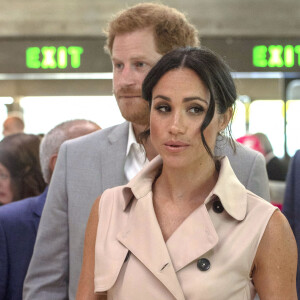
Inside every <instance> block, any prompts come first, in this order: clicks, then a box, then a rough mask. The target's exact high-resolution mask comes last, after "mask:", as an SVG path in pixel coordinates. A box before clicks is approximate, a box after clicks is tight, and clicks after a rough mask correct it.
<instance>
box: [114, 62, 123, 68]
mask: <svg viewBox="0 0 300 300" xmlns="http://www.w3.org/2000/svg"><path fill="white" fill-rule="evenodd" d="M122 67H123V64H121V63H115V64H114V68H115V69H122Z"/></svg>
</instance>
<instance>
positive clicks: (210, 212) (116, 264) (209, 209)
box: [95, 156, 276, 300]
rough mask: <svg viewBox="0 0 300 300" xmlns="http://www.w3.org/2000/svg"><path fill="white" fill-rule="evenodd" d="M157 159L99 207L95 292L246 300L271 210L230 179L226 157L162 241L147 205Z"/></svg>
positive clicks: (136, 297)
mask: <svg viewBox="0 0 300 300" xmlns="http://www.w3.org/2000/svg"><path fill="white" fill-rule="evenodd" d="M161 164H162V160H161V158H160V157H159V156H158V157H156V158H155V159H154V160H152V161H151V162H150V163H149V164H148V166H147V167H146V168H144V169H143V170H142V171H141V172H140V173H138V174H137V175H136V177H135V178H133V179H132V180H131V181H130V182H129V183H128V184H127V185H125V186H120V187H115V188H112V189H109V190H106V191H105V192H104V193H103V195H102V196H101V201H100V205H99V223H98V229H97V239H96V249H95V292H97V293H99V294H107V299H108V300H174V299H177V300H183V299H187V300H201V299H203V300H229V299H230V300H246V299H247V300H248V299H254V297H255V294H256V291H255V287H254V285H253V282H252V280H251V268H252V263H253V260H254V257H255V254H256V251H257V248H258V245H259V243H260V240H261V238H262V236H263V233H264V231H265V228H266V226H267V224H268V221H269V219H270V217H271V216H272V214H273V212H274V211H275V210H276V207H274V206H273V205H272V204H270V203H268V202H267V201H265V200H263V199H261V198H259V197H258V196H256V195H255V194H253V193H251V192H250V191H248V190H246V188H245V187H244V186H243V185H242V184H241V183H240V182H239V181H238V179H237V178H236V176H235V174H234V172H233V170H232V168H231V166H230V163H229V160H228V159H227V157H224V158H222V160H221V170H220V173H219V178H218V181H217V183H216V185H215V187H214V188H213V190H212V191H211V193H210V194H209V196H208V197H207V198H206V200H205V202H204V204H203V205H201V206H200V207H198V208H197V209H196V210H195V211H194V212H193V213H192V214H191V215H189V216H188V217H187V219H185V221H184V222H183V223H182V224H181V225H180V226H179V227H178V228H177V230H176V231H175V232H174V233H173V234H172V236H171V237H170V238H169V239H168V240H167V242H165V241H164V239H163V236H162V233H161V230H160V227H159V224H158V221H157V218H156V215H155V211H154V208H153V202H152V184H153V181H154V179H155V177H156V176H157V173H158V171H159V169H160V167H161Z"/></svg>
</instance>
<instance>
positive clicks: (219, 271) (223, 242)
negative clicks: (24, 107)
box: [77, 48, 297, 300]
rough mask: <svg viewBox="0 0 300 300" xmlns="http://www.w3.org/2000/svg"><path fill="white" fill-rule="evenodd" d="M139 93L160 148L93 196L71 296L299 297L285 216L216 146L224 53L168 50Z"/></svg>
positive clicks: (231, 98) (223, 108) (224, 95)
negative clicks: (132, 173)
mask: <svg viewBox="0 0 300 300" xmlns="http://www.w3.org/2000/svg"><path fill="white" fill-rule="evenodd" d="M143 97H144V99H146V100H147V101H148V102H149V105H150V141H151V143H152V144H153V146H154V147H155V149H156V150H157V152H158V153H159V156H158V157H156V158H155V159H153V160H152V161H151V162H150V163H149V164H148V166H147V167H146V168H145V169H143V170H142V171H141V172H140V173H139V174H138V175H137V176H136V177H135V178H134V179H133V180H131V181H130V182H129V183H128V184H127V185H126V186H123V187H116V188H113V189H110V190H107V191H105V192H104V193H103V195H102V196H101V200H100V199H98V200H97V201H96V202H95V204H94V206H93V209H92V212H91V215H90V218H89V222H88V225H87V230H86V239H85V249H84V258H83V266H82V272H81V277H80V282H79V289H78V294H77V299H130V300H134V299H149V300H150V299H164V300H168V299H189V300H196V299H197V300H198V299H205V300H210V299H212V300H216V299H218V300H222V299H224V300H225V299H226V300H227V299H230V300H235V299H236V300H241V299H254V297H255V294H256V291H257V292H258V294H259V296H260V298H261V300H264V299H297V296H296V289H295V279H296V263H297V255H296V245H295V240H294V237H293V234H292V232H291V229H290V227H289V225H288V223H287V221H286V219H285V218H284V217H283V215H282V214H281V213H280V212H279V210H278V209H276V207H274V206H272V205H271V204H269V203H267V202H266V201H265V200H263V199H261V198H259V197H258V196H256V195H254V194H253V193H251V192H249V191H247V190H246V189H245V187H244V186H243V185H242V184H241V183H240V182H239V181H238V179H237V178H236V176H235V174H234V172H233V170H232V168H231V166H230V164H229V161H228V159H227V158H226V157H215V156H214V154H213V152H214V147H215V143H216V139H217V138H220V134H221V133H222V132H224V130H225V129H226V128H227V125H228V123H229V121H230V120H231V117H232V107H233V105H234V102H235V99H236V91H235V87H234V83H233V80H232V78H231V75H230V71H229V69H228V67H227V66H226V65H225V63H224V62H223V61H222V60H221V59H220V58H218V57H217V56H216V55H215V54H213V53H212V52H210V51H209V50H205V49H202V48H201V49H200V48H189V49H178V50H174V51H172V52H170V53H169V54H167V55H165V56H164V57H163V58H162V59H161V60H160V61H159V62H158V63H157V65H156V66H154V68H153V69H152V70H151V71H150V72H149V74H148V75H147V77H146V79H145V81H144V84H143ZM97 226H98V227H97ZM94 274H95V275H94ZM93 279H94V282H93ZM94 290H95V292H96V293H97V295H94Z"/></svg>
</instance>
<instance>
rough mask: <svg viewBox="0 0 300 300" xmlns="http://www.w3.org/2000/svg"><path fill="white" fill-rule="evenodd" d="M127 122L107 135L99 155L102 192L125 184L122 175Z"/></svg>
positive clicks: (125, 180)
mask: <svg viewBox="0 0 300 300" xmlns="http://www.w3.org/2000/svg"><path fill="white" fill-rule="evenodd" d="M128 125H129V124H128V122H125V123H123V124H121V125H119V126H116V128H115V129H114V130H113V131H112V132H111V133H110V134H109V135H108V137H107V138H108V144H107V146H106V147H105V148H104V149H103V151H102V155H101V165H100V167H101V173H102V185H103V191H104V190H106V189H107V188H111V187H114V186H118V185H123V184H125V183H126V182H127V179H126V177H125V174H124V164H125V158H126V149H127V140H128V130H129V129H128Z"/></svg>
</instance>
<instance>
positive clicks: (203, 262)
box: [197, 258, 210, 271]
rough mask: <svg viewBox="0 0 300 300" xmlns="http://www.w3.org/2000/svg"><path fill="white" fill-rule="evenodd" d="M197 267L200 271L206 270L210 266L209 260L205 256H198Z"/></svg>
mask: <svg viewBox="0 0 300 300" xmlns="http://www.w3.org/2000/svg"><path fill="white" fill-rule="evenodd" d="M197 267H198V269H199V270H200V271H207V270H208V269H209V268H210V261H209V260H208V259H207V258H200V259H199V260H198V262H197Z"/></svg>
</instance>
